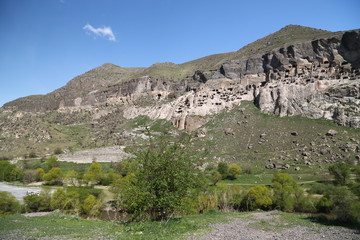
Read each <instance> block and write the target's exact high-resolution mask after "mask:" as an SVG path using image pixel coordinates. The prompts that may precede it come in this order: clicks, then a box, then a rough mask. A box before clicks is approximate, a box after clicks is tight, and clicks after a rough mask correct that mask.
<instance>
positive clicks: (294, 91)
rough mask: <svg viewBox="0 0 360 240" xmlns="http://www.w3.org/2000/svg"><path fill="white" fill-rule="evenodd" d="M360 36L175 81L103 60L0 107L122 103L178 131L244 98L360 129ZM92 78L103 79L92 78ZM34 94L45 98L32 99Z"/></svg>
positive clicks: (272, 109)
mask: <svg viewBox="0 0 360 240" xmlns="http://www.w3.org/2000/svg"><path fill="white" fill-rule="evenodd" d="M359 38H360V31H359V30H356V31H349V32H345V33H336V34H335V33H334V35H333V37H330V38H324V39H315V40H311V41H304V42H299V43H294V44H289V45H284V46H282V47H280V48H276V49H273V50H271V51H268V52H266V53H263V54H262V55H261V54H260V55H257V56H251V57H247V58H240V59H234V60H227V61H225V62H224V63H222V64H221V66H220V67H218V69H212V70H198V71H195V72H194V74H193V75H192V76H188V77H186V78H184V79H181V80H178V81H175V80H169V79H166V78H159V77H152V76H142V77H136V78H132V79H131V78H130V80H126V79H127V77H129V76H132V75H129V74H130V73H133V72H135V73H139V72H141V69H134V70H124V69H118V68H116V67H114V66H113V65H104V66H102V67H100V68H99V69H96V70H94V71H90V72H89V73H88V75H86V74H84V76H83V77H82V78H81V79H80V80H78V81H75V79H74V80H73V81H71V82H69V83H68V85H67V86H65V87H64V88H63V89H59V90H56V91H54V92H53V93H50V94H49V95H46V96H45V97H44V98H43V97H42V96H34V97H33V98H32V99H20V100H18V102H17V104H15V103H8V104H6V105H5V106H4V107H5V108H11V107H14V106H16V107H17V109H18V110H24V109H30V110H34V111H40V110H54V109H55V110H57V111H60V112H67V111H81V110H83V109H85V108H86V109H88V110H89V111H93V117H92V118H93V120H96V119H98V118H100V117H102V116H105V115H106V114H108V112H106V111H105V110H104V111H102V110H101V106H109V105H113V106H117V107H119V108H122V109H123V115H124V117H125V118H128V119H131V118H135V117H138V116H140V115H147V116H149V117H150V118H152V119H157V118H160V119H166V120H169V121H171V122H172V123H173V125H174V126H176V127H178V128H180V129H189V130H195V129H197V128H198V127H200V126H201V125H203V124H204V123H206V122H207V116H208V115H212V114H216V113H219V112H220V111H223V110H229V109H232V108H234V107H235V106H238V105H239V104H241V101H244V100H247V101H254V102H255V103H256V105H257V106H258V107H259V108H260V109H261V110H262V111H263V112H265V113H274V114H277V115H279V116H293V115H302V116H305V117H310V118H326V119H333V120H334V121H335V122H337V123H338V124H341V125H345V126H350V127H354V128H360V90H359V89H360V40H359ZM109 72H110V73H111V74H110V75H108V74H107V73H109ZM97 78H100V79H102V80H101V81H99V82H97V81H96V79H97ZM120 80H124V81H120ZM125 80H126V81H125ZM85 82H86V84H85ZM71 87H76V89H79V88H80V89H82V91H81V93H79V94H76V93H75V92H72V91H70V90H68V91H70V92H71V94H69V95H68V96H65V95H63V94H64V92H65V90H66V89H71ZM64 89H65V90H64ZM39 99H41V101H42V103H41V104H38V105H36V104H34V102H35V103H36V102H38V101H40V100H39ZM44 99H45V100H44ZM94 109H96V110H94Z"/></svg>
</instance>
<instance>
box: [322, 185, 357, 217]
mask: <svg viewBox="0 0 360 240" xmlns="http://www.w3.org/2000/svg"><path fill="white" fill-rule="evenodd" d="M359 202H360V199H359V197H357V196H356V195H355V194H353V193H352V192H351V191H350V190H349V189H348V188H347V187H345V186H335V187H331V188H329V189H328V190H327V191H326V192H325V194H324V196H323V197H322V198H321V199H320V201H319V203H318V210H319V211H321V212H327V213H332V214H334V215H335V216H337V218H338V220H340V221H343V222H352V221H359V220H360V212H359V211H357V210H359V209H360V206H359V204H358V203H359Z"/></svg>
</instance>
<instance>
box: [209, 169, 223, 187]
mask: <svg viewBox="0 0 360 240" xmlns="http://www.w3.org/2000/svg"><path fill="white" fill-rule="evenodd" d="M221 179H222V175H221V174H220V173H219V172H218V171H215V172H214V173H213V174H212V175H211V182H212V184H213V185H214V186H215V185H216V184H217V183H218V182H219V181H220V180H221Z"/></svg>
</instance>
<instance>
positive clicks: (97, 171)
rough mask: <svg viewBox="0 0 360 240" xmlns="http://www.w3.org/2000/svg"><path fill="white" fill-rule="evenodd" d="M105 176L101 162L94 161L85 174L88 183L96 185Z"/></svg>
mask: <svg viewBox="0 0 360 240" xmlns="http://www.w3.org/2000/svg"><path fill="white" fill-rule="evenodd" d="M102 178H103V173H102V166H101V164H100V163H97V162H93V163H92V164H91V165H90V167H89V168H88V170H87V171H86V172H85V174H84V178H83V179H84V181H85V182H86V183H87V184H88V185H96V184H98V183H99V182H100V181H101V179H102Z"/></svg>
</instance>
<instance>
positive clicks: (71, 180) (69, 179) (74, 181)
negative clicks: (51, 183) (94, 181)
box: [65, 170, 79, 186]
mask: <svg viewBox="0 0 360 240" xmlns="http://www.w3.org/2000/svg"><path fill="white" fill-rule="evenodd" d="M78 177H79V173H78V172H76V171H74V170H71V171H69V172H68V173H67V174H66V175H65V182H66V184H67V185H70V186H76V185H78V182H79V179H78Z"/></svg>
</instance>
